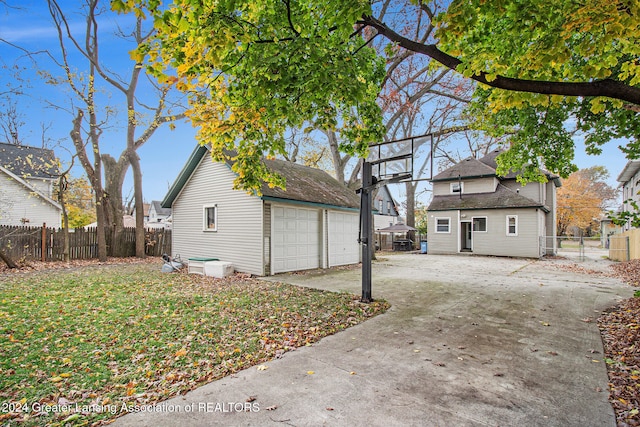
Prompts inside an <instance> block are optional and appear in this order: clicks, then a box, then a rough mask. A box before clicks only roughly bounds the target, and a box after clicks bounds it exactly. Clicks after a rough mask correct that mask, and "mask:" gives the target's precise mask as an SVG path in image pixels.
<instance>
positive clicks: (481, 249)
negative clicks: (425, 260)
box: [428, 208, 545, 258]
mask: <svg viewBox="0 0 640 427" xmlns="http://www.w3.org/2000/svg"><path fill="white" fill-rule="evenodd" d="M462 212H463V213H465V214H466V215H467V217H472V218H473V217H486V218H487V231H486V232H483V233H473V253H474V254H476V255H495V256H514V257H518V256H519V257H532V258H537V257H539V255H540V253H539V247H540V239H539V237H538V233H539V230H540V228H541V225H542V224H543V223H544V221H545V214H544V212H543V211H542V210H541V209H528V208H518V209H478V210H475V211H462ZM458 214H459V212H458V211H440V212H437V213H435V212H434V213H433V214H432V215H433V217H432V216H431V215H429V225H428V227H429V228H428V229H429V233H428V241H429V253H430V254H455V253H457V252H458V241H459V240H460V230H459V226H460V224H459V219H458ZM436 215H437V216H438V218H442V217H444V216H445V215H447V216H448V217H450V218H451V233H436V232H435V230H436V221H435V219H436ZM507 215H517V216H518V236H507V235H506V232H505V227H506V221H507V219H506V217H507Z"/></svg>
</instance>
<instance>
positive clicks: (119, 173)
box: [102, 153, 129, 257]
mask: <svg viewBox="0 0 640 427" xmlns="http://www.w3.org/2000/svg"><path fill="white" fill-rule="evenodd" d="M102 163H103V164H104V180H105V183H104V188H105V191H106V193H107V196H108V200H107V203H106V206H105V210H106V212H105V214H106V215H107V216H108V218H109V225H110V226H111V227H112V228H111V231H112V233H113V234H112V238H111V248H110V253H109V255H111V256H115V257H126V256H129V254H128V253H127V250H126V243H125V241H124V220H123V216H124V207H123V203H122V186H123V184H124V177H125V175H126V173H127V169H128V168H129V160H128V157H127V156H126V153H124V154H123V155H122V156H120V158H119V159H118V161H116V160H115V159H114V158H113V157H112V156H111V155H109V154H103V155H102Z"/></svg>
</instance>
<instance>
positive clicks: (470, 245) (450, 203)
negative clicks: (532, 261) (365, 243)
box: [428, 150, 561, 258]
mask: <svg viewBox="0 0 640 427" xmlns="http://www.w3.org/2000/svg"><path fill="white" fill-rule="evenodd" d="M500 152H501V151H500V150H495V151H493V152H491V153H489V154H488V155H486V156H485V157H483V158H481V159H475V158H472V157H470V158H467V159H465V160H462V161H461V162H459V163H457V164H455V165H454V166H452V167H450V168H448V169H446V170H444V171H443V172H441V173H439V174H438V175H436V176H434V177H433V178H432V180H431V182H432V184H433V199H432V201H431V204H430V205H429V207H428V212H429V218H428V230H429V231H428V240H429V253H432V254H455V253H465V252H467V253H474V254H479V255H497V256H518V257H534V258H538V257H541V256H543V255H552V254H555V253H556V251H557V244H556V238H555V237H556V188H557V187H559V186H560V185H561V183H560V179H559V177H558V176H557V175H554V174H551V173H548V172H547V173H546V176H547V178H548V181H547V182H546V183H538V182H531V183H528V184H526V185H522V184H520V183H518V182H517V181H516V176H517V175H516V174H515V173H510V174H509V175H507V176H504V177H503V176H498V174H497V173H496V168H497V164H496V157H497V156H498V154H500Z"/></svg>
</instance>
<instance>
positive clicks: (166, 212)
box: [149, 200, 171, 216]
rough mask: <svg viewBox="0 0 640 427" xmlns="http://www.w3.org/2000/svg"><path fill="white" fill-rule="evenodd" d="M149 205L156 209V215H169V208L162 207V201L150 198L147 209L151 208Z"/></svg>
mask: <svg viewBox="0 0 640 427" xmlns="http://www.w3.org/2000/svg"><path fill="white" fill-rule="evenodd" d="M151 206H153V209H154V210H155V211H156V215H165V216H169V215H171V208H164V207H162V203H161V202H160V201H159V200H152V201H151V204H150V206H149V209H151Z"/></svg>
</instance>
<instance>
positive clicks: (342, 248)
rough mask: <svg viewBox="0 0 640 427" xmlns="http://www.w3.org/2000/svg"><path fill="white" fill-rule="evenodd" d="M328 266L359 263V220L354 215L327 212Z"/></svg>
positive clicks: (357, 216)
mask: <svg viewBox="0 0 640 427" xmlns="http://www.w3.org/2000/svg"><path fill="white" fill-rule="evenodd" d="M328 221H329V224H328V229H329V239H328V240H329V248H328V250H329V254H328V255H329V256H328V258H329V266H335V265H346V264H356V263H358V262H360V244H359V243H358V234H359V226H360V224H359V222H360V218H359V215H358V214H355V213H345V212H329V217H328Z"/></svg>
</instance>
